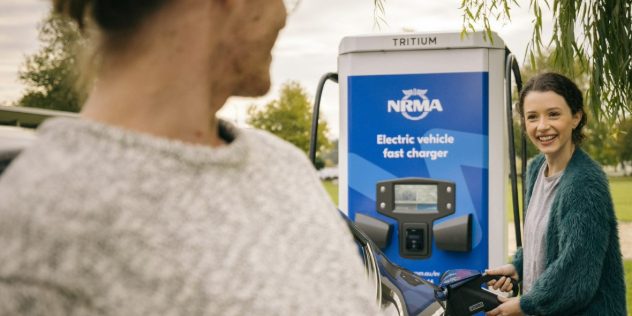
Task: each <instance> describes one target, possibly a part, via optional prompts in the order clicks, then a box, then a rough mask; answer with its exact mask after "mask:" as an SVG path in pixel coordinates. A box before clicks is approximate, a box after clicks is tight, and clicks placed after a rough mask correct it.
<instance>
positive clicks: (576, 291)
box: [520, 170, 614, 316]
mask: <svg viewBox="0 0 632 316" xmlns="http://www.w3.org/2000/svg"><path fill="white" fill-rule="evenodd" d="M583 172H584V174H583V177H584V179H582V180H583V181H581V184H579V183H577V182H576V183H573V181H572V179H569V180H571V181H569V182H571V183H573V184H571V185H569V186H568V187H567V188H566V190H564V191H558V195H559V194H561V196H559V199H557V200H558V201H554V204H553V205H552V207H551V208H552V209H559V210H560V211H559V213H558V214H557V215H556V216H555V217H553V216H552V217H551V218H550V221H554V222H553V223H551V222H549V227H550V225H551V224H553V225H557V226H558V229H557V230H553V231H552V230H551V229H548V230H547V233H550V232H554V233H555V236H547V242H549V241H552V242H557V249H558V254H557V256H555V257H554V259H547V267H546V269H545V270H544V272H543V273H542V275H541V276H540V277H539V278H538V280H537V281H536V282H535V284H534V285H533V288H532V289H531V292H529V293H528V294H526V295H524V296H522V297H521V299H520V307H521V308H522V310H523V312H524V313H525V314H529V315H535V314H542V315H549V316H553V315H571V314H576V313H578V312H579V311H582V310H585V309H586V305H587V304H588V303H589V302H590V301H591V298H592V297H593V296H594V295H595V293H596V291H597V285H598V284H599V282H598V281H599V277H600V275H601V273H602V268H603V262H604V259H605V255H606V250H607V246H608V236H609V231H610V225H609V224H608V221H609V220H611V218H612V216H614V215H613V214H609V212H608V210H612V209H613V206H612V198H611V197H610V192H609V189H608V182H607V179H605V177H602V176H597V177H592V179H590V178H591V177H590V176H589V175H588V174H589V171H587V170H586V171H583ZM556 202H557V203H556ZM547 248H548V247H547ZM553 255H555V254H551V253H549V252H548V251H547V256H553Z"/></svg>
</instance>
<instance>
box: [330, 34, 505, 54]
mask: <svg viewBox="0 0 632 316" xmlns="http://www.w3.org/2000/svg"><path fill="white" fill-rule="evenodd" d="M492 39H493V44H492V41H490V39H489V38H487V40H485V39H483V32H476V33H470V34H469V37H468V36H466V35H463V39H461V32H442V33H416V32H410V33H408V32H407V33H392V34H379V35H375V34H368V35H357V36H347V37H345V38H343V39H342V41H341V42H340V47H339V49H338V54H339V55H343V54H348V53H359V52H376V51H377V52H385V51H401V50H426V49H451V48H452V49H460V48H488V49H505V43H504V42H503V40H502V39H501V38H500V37H499V36H498V34H496V33H495V32H492Z"/></svg>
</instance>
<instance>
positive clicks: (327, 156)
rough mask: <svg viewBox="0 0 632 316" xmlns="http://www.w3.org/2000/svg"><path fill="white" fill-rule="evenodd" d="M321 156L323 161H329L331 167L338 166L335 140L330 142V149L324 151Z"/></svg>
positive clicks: (336, 142) (336, 141)
mask: <svg viewBox="0 0 632 316" xmlns="http://www.w3.org/2000/svg"><path fill="white" fill-rule="evenodd" d="M322 156H323V159H324V160H325V161H330V163H331V165H332V166H334V165H337V164H338V140H337V139H335V140H333V141H332V142H331V148H330V149H328V150H325V151H324V152H323V154H322Z"/></svg>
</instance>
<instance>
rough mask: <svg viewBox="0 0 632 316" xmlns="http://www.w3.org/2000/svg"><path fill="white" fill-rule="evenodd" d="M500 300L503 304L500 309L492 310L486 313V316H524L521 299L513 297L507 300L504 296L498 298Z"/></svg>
mask: <svg viewBox="0 0 632 316" xmlns="http://www.w3.org/2000/svg"><path fill="white" fill-rule="evenodd" d="M498 300H499V301H500V302H502V304H500V305H499V306H498V307H496V308H495V309H492V310H491V311H489V312H487V313H485V316H496V315H502V316H513V315H516V316H518V315H524V313H523V312H522V309H520V298H519V297H512V298H506V297H502V296H498Z"/></svg>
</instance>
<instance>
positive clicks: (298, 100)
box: [246, 81, 331, 168]
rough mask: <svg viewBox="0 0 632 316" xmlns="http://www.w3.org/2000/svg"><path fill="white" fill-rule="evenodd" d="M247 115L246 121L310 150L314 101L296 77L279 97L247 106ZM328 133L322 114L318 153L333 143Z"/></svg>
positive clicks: (283, 87)
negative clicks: (259, 107) (259, 106)
mask: <svg viewBox="0 0 632 316" xmlns="http://www.w3.org/2000/svg"><path fill="white" fill-rule="evenodd" d="M248 115H249V118H248V119H247V121H246V122H247V123H248V124H249V125H250V126H252V127H254V128H258V129H262V130H266V131H268V132H270V133H272V134H274V135H276V136H278V137H280V138H282V139H285V140H286V141H288V142H290V143H292V144H294V145H295V146H296V147H298V148H300V149H301V150H303V151H304V152H305V154H307V153H308V152H309V139H310V130H311V125H312V104H311V102H310V100H309V97H308V95H307V92H305V89H304V88H303V87H302V86H301V85H300V84H299V83H297V82H294V81H289V82H286V83H284V84H283V86H282V87H281V93H280V97H279V99H278V100H273V101H271V102H269V103H268V104H266V105H265V106H264V107H263V109H258V108H257V107H256V106H255V105H251V106H250V107H249V108H248ZM328 133H329V128H328V127H327V122H326V121H325V120H323V119H322V118H321V119H319V122H318V142H317V143H316V148H317V150H316V155H317V157H318V156H320V153H322V152H323V150H325V149H327V148H330V147H331V143H330V142H329V139H328V138H327V134H328ZM317 160H318V159H317ZM320 161H321V162H322V166H323V167H324V160H322V159H320ZM321 168H322V167H321Z"/></svg>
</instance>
